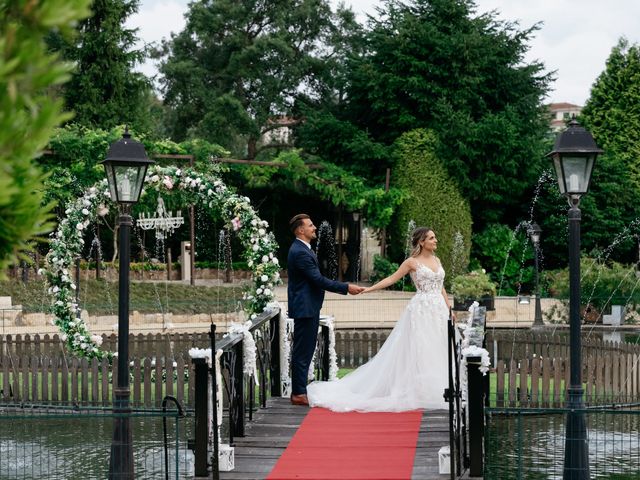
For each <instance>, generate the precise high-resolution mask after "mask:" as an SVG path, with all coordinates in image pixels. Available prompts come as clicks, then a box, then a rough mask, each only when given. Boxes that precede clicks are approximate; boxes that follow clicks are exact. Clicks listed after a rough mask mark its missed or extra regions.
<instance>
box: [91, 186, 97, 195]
mask: <svg viewBox="0 0 640 480" xmlns="http://www.w3.org/2000/svg"><path fill="white" fill-rule="evenodd" d="M89 193H91V194H94V195H95V193H96V187H91V188H90V189H89Z"/></svg>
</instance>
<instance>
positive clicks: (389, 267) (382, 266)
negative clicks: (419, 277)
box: [371, 255, 415, 291]
mask: <svg viewBox="0 0 640 480" xmlns="http://www.w3.org/2000/svg"><path fill="white" fill-rule="evenodd" d="M398 267H399V265H398V264H397V263H394V262H391V261H389V260H387V259H386V258H384V257H382V256H380V255H374V256H373V272H372V273H371V281H372V282H373V283H376V282H379V281H380V280H382V279H384V278H387V277H388V276H389V275H391V274H392V273H393V272H395V271H396V270H397V269H398ZM387 288H388V289H389V290H401V291H402V290H409V291H411V290H415V287H413V283H411V280H408V281H407V279H406V277H405V278H403V279H401V280H398V281H397V282H396V283H394V284H393V285H391V286H390V287H387Z"/></svg>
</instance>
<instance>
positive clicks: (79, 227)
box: [76, 223, 84, 230]
mask: <svg viewBox="0 0 640 480" xmlns="http://www.w3.org/2000/svg"><path fill="white" fill-rule="evenodd" d="M83 228H84V225H83V224H82V223H78V224H77V225H76V229H77V230H82V229H83Z"/></svg>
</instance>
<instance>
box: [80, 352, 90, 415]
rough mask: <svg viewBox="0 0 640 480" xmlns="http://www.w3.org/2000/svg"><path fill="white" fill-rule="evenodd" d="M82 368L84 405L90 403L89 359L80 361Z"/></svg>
mask: <svg viewBox="0 0 640 480" xmlns="http://www.w3.org/2000/svg"><path fill="white" fill-rule="evenodd" d="M80 370H81V372H82V389H81V397H82V405H88V404H89V361H88V360H87V359H86V357H85V358H83V359H82V360H81V361H80Z"/></svg>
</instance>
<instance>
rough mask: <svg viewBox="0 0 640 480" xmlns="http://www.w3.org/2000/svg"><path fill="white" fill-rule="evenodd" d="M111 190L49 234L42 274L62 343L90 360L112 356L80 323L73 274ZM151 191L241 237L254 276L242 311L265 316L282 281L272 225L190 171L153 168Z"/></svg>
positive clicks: (94, 193)
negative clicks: (206, 214) (217, 217)
mask: <svg viewBox="0 0 640 480" xmlns="http://www.w3.org/2000/svg"><path fill="white" fill-rule="evenodd" d="M107 187H108V186H107V181H106V179H105V180H102V181H100V182H98V183H97V184H96V185H95V186H93V187H91V188H89V189H88V190H87V191H86V192H85V193H84V195H83V196H82V197H80V198H79V199H78V200H76V201H75V202H74V203H73V204H72V205H71V206H69V208H67V210H66V211H65V215H66V217H65V218H63V219H62V220H61V221H60V223H59V224H58V228H57V230H56V231H55V232H54V233H53V234H52V235H51V236H52V241H51V249H50V250H49V253H48V254H47V257H46V264H45V267H44V268H43V269H41V270H40V272H39V273H40V274H41V275H44V276H45V278H46V281H47V284H48V292H49V294H50V295H52V296H53V298H52V312H53V314H54V316H55V319H54V320H53V323H54V325H56V326H57V327H58V328H59V329H60V331H61V333H62V340H63V341H65V342H66V343H67V347H68V348H69V350H70V351H71V353H73V354H76V355H79V356H83V357H88V358H92V357H97V358H104V357H107V358H110V357H112V356H113V354H112V353H111V352H105V351H103V350H101V349H100V344H101V343H102V337H100V336H99V335H92V334H91V333H90V331H89V329H88V328H87V325H86V324H85V322H84V320H83V319H81V318H80V316H79V306H78V305H77V303H75V299H74V291H75V289H76V285H75V284H74V283H73V281H72V279H71V274H70V273H69V272H70V271H71V270H72V267H73V264H74V261H75V260H76V259H77V258H79V257H80V255H81V253H82V247H83V245H84V240H83V238H82V237H83V233H84V230H85V229H86V228H87V226H88V225H89V224H90V223H92V222H94V221H96V219H97V218H98V217H99V216H100V217H103V216H105V215H106V214H107V213H108V212H109V209H110V208H117V207H116V205H115V204H114V203H113V202H112V201H111V198H110V196H109V191H108V188H107ZM150 190H153V191H156V192H157V193H158V194H164V195H176V196H179V198H180V199H181V200H183V201H184V202H185V203H187V204H190V205H195V204H198V205H201V206H204V207H205V208H207V209H209V211H210V212H214V211H217V212H220V213H221V216H222V218H227V219H228V222H229V228H231V229H232V230H233V231H235V232H237V235H238V237H239V238H240V241H241V242H242V244H243V245H244V247H245V251H244V252H243V254H242V256H243V258H244V259H245V260H246V262H247V265H248V266H249V268H250V269H251V271H252V279H253V286H252V288H251V289H250V290H249V291H247V292H246V293H245V295H244V297H243V298H244V300H245V306H244V310H245V312H246V313H247V314H248V315H249V316H250V318H251V319H254V318H256V316H257V315H258V314H259V313H261V312H262V311H264V310H265V308H266V307H267V304H268V303H269V302H271V301H273V299H274V297H275V294H274V287H275V286H276V285H278V284H279V283H280V282H281V280H280V273H279V270H280V267H279V264H278V259H277V258H276V256H275V252H276V249H277V244H276V241H275V237H274V236H273V234H272V233H268V232H267V228H268V226H269V225H268V223H267V222H266V221H264V220H261V219H260V217H258V215H257V213H256V211H255V210H254V208H253V207H252V206H251V204H250V201H249V199H248V198H247V197H243V196H240V195H237V194H236V193H234V192H232V191H231V190H230V189H228V188H227V186H226V185H225V184H224V183H223V182H222V180H220V179H219V178H217V177H215V176H214V175H212V174H209V173H201V172H198V171H196V170H194V169H191V168H184V169H180V168H177V167H161V166H158V165H154V166H152V167H150V168H149V170H148V172H147V178H146V184H145V190H143V195H144V194H147V193H148V192H149V191H150Z"/></svg>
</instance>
